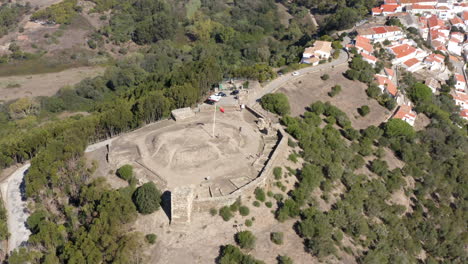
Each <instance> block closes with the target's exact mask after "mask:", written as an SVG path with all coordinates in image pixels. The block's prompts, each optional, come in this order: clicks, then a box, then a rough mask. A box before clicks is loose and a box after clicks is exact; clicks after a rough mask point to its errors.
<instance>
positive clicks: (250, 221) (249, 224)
mask: <svg viewBox="0 0 468 264" xmlns="http://www.w3.org/2000/svg"><path fill="white" fill-rule="evenodd" d="M252 224H253V222H252V220H250V219H247V220H245V225H246V226H247V227H251V226H252Z"/></svg>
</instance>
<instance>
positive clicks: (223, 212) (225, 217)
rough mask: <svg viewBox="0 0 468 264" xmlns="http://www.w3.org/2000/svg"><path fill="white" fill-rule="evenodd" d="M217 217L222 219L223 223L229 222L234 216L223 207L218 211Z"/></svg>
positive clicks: (227, 208)
mask: <svg viewBox="0 0 468 264" xmlns="http://www.w3.org/2000/svg"><path fill="white" fill-rule="evenodd" d="M219 215H220V216H221V217H222V218H223V220H224V221H226V222H227V221H229V220H231V218H232V217H233V216H234V215H233V214H232V211H231V209H230V208H229V207H227V206H223V207H221V209H220V210H219Z"/></svg>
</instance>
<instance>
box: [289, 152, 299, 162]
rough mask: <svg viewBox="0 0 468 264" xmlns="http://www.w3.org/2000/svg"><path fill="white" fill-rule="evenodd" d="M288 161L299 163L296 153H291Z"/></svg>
mask: <svg viewBox="0 0 468 264" xmlns="http://www.w3.org/2000/svg"><path fill="white" fill-rule="evenodd" d="M288 160H290V161H292V162H294V163H297V162H298V159H297V155H296V154H295V153H291V154H290V155H289V157H288Z"/></svg>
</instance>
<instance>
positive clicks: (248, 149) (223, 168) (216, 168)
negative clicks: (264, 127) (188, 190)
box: [87, 109, 276, 198]
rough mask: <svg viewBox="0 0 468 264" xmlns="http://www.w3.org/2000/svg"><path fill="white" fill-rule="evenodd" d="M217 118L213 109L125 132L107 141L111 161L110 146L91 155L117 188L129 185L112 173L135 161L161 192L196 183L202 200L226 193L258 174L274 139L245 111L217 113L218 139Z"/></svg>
mask: <svg viewBox="0 0 468 264" xmlns="http://www.w3.org/2000/svg"><path fill="white" fill-rule="evenodd" d="M213 110H214V109H213ZM213 119H214V118H213V111H211V110H209V111H202V112H199V113H196V115H195V117H192V118H189V119H186V120H182V121H177V122H176V121H173V120H165V121H161V122H157V123H155V124H151V125H148V126H145V127H143V128H141V129H138V130H136V131H133V132H130V133H127V134H124V135H121V136H119V137H118V138H116V139H114V140H113V141H112V144H111V145H109V153H108V158H109V162H106V159H105V157H106V148H100V149H97V150H95V151H93V152H90V153H87V155H88V157H89V158H90V160H93V159H94V160H97V161H98V162H99V169H98V170H99V172H98V174H100V175H107V177H108V178H109V180H110V182H111V184H112V182H114V183H115V184H113V186H115V187H119V186H121V185H122V184H125V183H124V182H119V180H120V179H118V178H117V177H116V176H115V175H114V174H113V173H109V172H110V171H111V172H115V171H116V170H117V169H118V168H119V167H121V166H123V165H125V164H131V165H132V166H133V170H134V174H135V176H136V177H137V178H138V179H139V180H140V182H147V181H154V182H155V183H156V184H157V185H158V187H159V188H160V189H161V190H173V189H174V188H175V187H179V186H186V185H193V186H197V188H196V192H197V193H196V195H197V196H198V197H200V198H202V197H213V196H214V197H216V196H223V195H226V194H229V193H231V192H233V191H235V190H236V189H238V188H240V187H241V186H244V185H245V184H247V183H249V182H250V181H252V179H254V178H255V177H257V175H258V172H259V170H260V169H261V168H262V166H263V164H262V163H261V162H259V160H262V161H263V158H264V157H265V155H269V152H270V151H271V145H274V143H276V139H273V138H271V139H270V138H266V137H265V135H264V134H263V133H261V132H260V131H259V129H258V127H257V124H256V123H255V121H256V120H257V118H256V117H255V116H254V115H253V114H251V113H250V112H248V111H247V110H244V111H242V112H240V111H237V110H229V111H226V112H225V113H221V112H219V111H217V113H216V126H215V133H214V135H215V137H213ZM268 140H270V141H271V142H272V143H270V141H268ZM273 142H274V143H273Z"/></svg>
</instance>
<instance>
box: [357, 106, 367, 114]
mask: <svg viewBox="0 0 468 264" xmlns="http://www.w3.org/2000/svg"><path fill="white" fill-rule="evenodd" d="M369 112H370V108H369V106H367V105H363V106H361V108H358V113H359V114H360V115H361V116H366V115H368V114H369Z"/></svg>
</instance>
